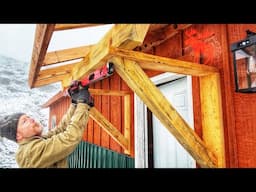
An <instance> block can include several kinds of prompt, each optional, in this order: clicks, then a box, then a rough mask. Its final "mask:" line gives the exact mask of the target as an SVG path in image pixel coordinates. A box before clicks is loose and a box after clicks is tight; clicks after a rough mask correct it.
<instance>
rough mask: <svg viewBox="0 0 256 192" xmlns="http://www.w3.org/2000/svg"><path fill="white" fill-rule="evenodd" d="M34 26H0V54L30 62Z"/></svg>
mask: <svg viewBox="0 0 256 192" xmlns="http://www.w3.org/2000/svg"><path fill="white" fill-rule="evenodd" d="M35 27H36V25H35V24H0V54H1V55H4V56H8V57H12V58H15V59H17V60H21V61H25V62H30V60H31V55H32V47H33V43H34V34H35Z"/></svg>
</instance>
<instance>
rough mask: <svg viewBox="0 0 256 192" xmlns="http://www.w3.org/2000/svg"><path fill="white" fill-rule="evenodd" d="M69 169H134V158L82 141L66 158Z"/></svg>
mask: <svg viewBox="0 0 256 192" xmlns="http://www.w3.org/2000/svg"><path fill="white" fill-rule="evenodd" d="M68 163H69V167H70V168H134V164H135V163H134V158H131V157H129V156H127V155H124V154H121V153H117V152H115V151H112V150H109V149H106V148H103V147H100V146H97V145H94V144H91V143H88V142H84V141H82V142H81V143H79V145H78V146H77V148H76V149H75V150H74V152H73V153H72V154H71V155H70V156H69V157H68Z"/></svg>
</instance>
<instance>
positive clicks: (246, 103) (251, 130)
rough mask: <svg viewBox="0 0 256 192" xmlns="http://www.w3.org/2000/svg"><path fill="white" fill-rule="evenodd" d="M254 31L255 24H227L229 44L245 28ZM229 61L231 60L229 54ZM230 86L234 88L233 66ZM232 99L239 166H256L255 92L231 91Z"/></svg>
mask: <svg viewBox="0 0 256 192" xmlns="http://www.w3.org/2000/svg"><path fill="white" fill-rule="evenodd" d="M247 29H249V30H251V31H253V32H256V25H255V24H243V25H241V24H240V25H239V24H232V25H231V24H230V25H228V36H229V44H230V45H231V44H232V43H234V42H236V41H240V40H242V39H244V38H245V37H246V30H247ZM230 61H231V63H232V62H233V58H232V55H231V54H230ZM230 70H231V72H232V77H231V79H232V80H231V86H232V90H235V85H234V76H233V70H234V69H233V66H232V65H231V67H230ZM232 93H233V94H232V96H233V99H234V116H235V127H234V128H235V135H236V142H237V156H238V163H239V165H238V166H239V167H256V118H255V117H256V107H255V106H254V104H255V102H256V94H242V93H236V92H234V91H233V92H232Z"/></svg>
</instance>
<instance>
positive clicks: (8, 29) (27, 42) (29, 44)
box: [0, 24, 113, 63]
mask: <svg viewBox="0 0 256 192" xmlns="http://www.w3.org/2000/svg"><path fill="white" fill-rule="evenodd" d="M112 26H113V25H101V26H96V27H89V28H80V29H72V30H65V31H56V32H54V33H53V36H52V40H51V43H50V45H49V48H48V51H53V50H58V49H65V48H70V47H76V46H82V45H91V44H95V43H97V42H98V41H99V40H100V39H101V38H102V37H103V36H104V34H105V33H106V32H107V31H108V30H109V29H110V28H111V27H112ZM35 28H36V25H35V24H0V55H4V56H8V57H12V58H15V59H18V60H21V61H24V62H29V63H30V62H31V56H32V49H33V45H34V36H35Z"/></svg>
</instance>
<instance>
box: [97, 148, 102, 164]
mask: <svg viewBox="0 0 256 192" xmlns="http://www.w3.org/2000/svg"><path fill="white" fill-rule="evenodd" d="M102 151H103V149H102V148H101V147H98V154H97V159H96V161H97V168H101V167H102V163H101V162H102V160H103V157H102V155H101V154H102Z"/></svg>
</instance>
